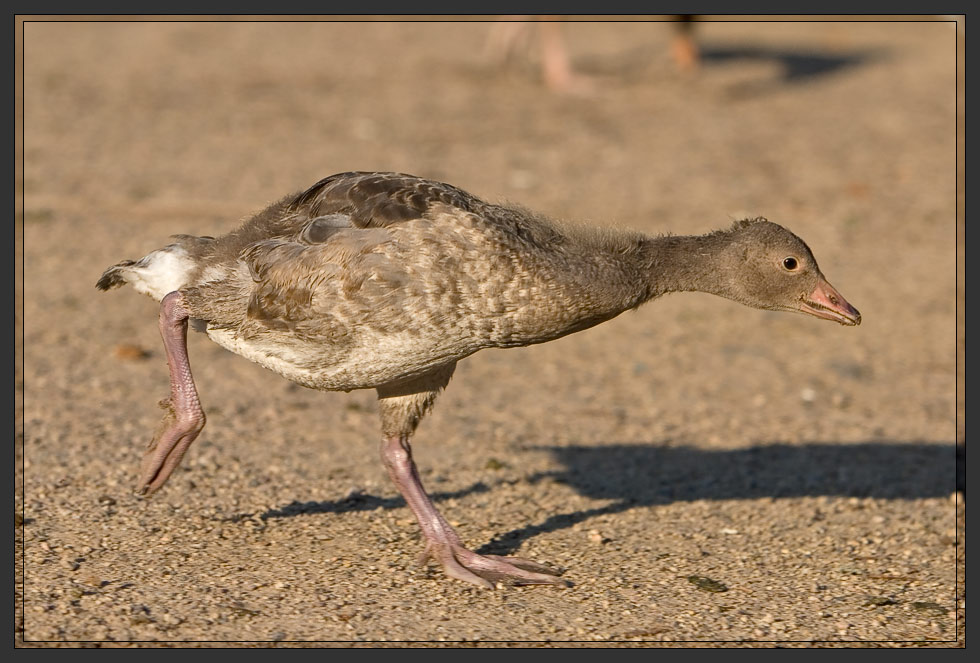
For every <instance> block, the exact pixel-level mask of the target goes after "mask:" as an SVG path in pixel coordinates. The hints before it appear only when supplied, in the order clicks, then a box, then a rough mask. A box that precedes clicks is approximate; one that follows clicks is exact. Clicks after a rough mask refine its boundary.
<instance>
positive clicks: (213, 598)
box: [17, 17, 964, 641]
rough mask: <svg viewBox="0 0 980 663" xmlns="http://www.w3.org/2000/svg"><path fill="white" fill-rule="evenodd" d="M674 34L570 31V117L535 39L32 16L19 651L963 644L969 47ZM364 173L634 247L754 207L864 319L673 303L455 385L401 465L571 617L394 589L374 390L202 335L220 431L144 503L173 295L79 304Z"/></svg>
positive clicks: (395, 25) (851, 30)
mask: <svg viewBox="0 0 980 663" xmlns="http://www.w3.org/2000/svg"><path fill="white" fill-rule="evenodd" d="M659 18H663V17H638V18H637V19H635V20H624V21H610V22H596V21H575V20H571V21H568V22H566V23H565V24H563V25H562V26H561V30H562V33H563V35H564V39H565V43H566V45H567V48H568V51H569V54H570V58H571V62H572V65H573V66H574V68H575V71H576V72H577V73H578V74H581V75H582V76H584V77H587V78H588V79H589V81H590V87H591V93H589V94H560V93H556V92H555V91H553V90H551V89H549V88H548V87H547V86H545V85H544V84H543V83H542V80H541V72H540V65H539V62H540V58H541V55H540V51H539V46H540V44H539V34H538V32H537V31H536V28H535V27H534V26H530V27H529V28H528V29H527V30H525V31H524V33H523V36H522V37H521V38H520V39H519V40H518V41H517V42H516V46H514V48H513V49H512V51H511V52H510V57H509V58H507V59H502V58H501V57H500V56H499V53H498V54H497V56H496V57H495V56H494V54H493V53H492V52H490V51H489V50H488V40H489V39H490V36H491V34H492V31H493V29H494V24H493V23H492V22H488V21H482V22H481V21H467V22H454V21H451V20H445V21H439V22H433V21H421V22H407V21H384V20H376V21H371V22H360V21H343V22H340V21H316V22H306V21H295V20H294V21H290V22H276V21H267V20H254V21H249V20H240V21H225V22H210V21H203V20H195V21H179V20H162V21H154V20H139V21H126V20H119V21H112V22H106V21H92V22H83V21H79V20H71V21H63V22H61V21H51V20H43V19H40V20H39V19H33V20H28V21H27V22H26V23H24V24H23V32H22V33H21V32H20V30H19V29H18V39H20V38H21V34H22V39H23V41H22V43H18V58H22V61H20V62H18V69H19V72H20V71H21V66H22V77H23V79H22V82H23V88H22V93H23V97H22V99H18V111H17V112H18V113H21V109H22V117H20V118H19V119H20V120H21V121H22V129H23V131H22V134H21V132H18V133H19V134H20V135H18V137H17V140H18V142H19V143H20V141H22V145H19V147H22V150H23V161H22V170H20V164H18V170H19V172H18V177H19V181H18V192H17V196H18V200H17V202H18V205H22V209H23V215H22V217H21V218H18V225H17V230H18V237H17V240H18V246H17V248H18V259H19V260H20V259H22V261H23V262H22V267H23V272H22V273H23V281H22V283H21V284H20V285H22V287H23V290H22V294H21V291H20V289H18V298H20V297H22V299H20V302H19V304H20V303H22V305H23V309H22V310H23V317H22V319H21V306H20V305H18V306H17V315H18V321H19V322H20V323H21V324H19V325H18V334H20V333H21V332H22V334H23V337H22V338H18V343H19V344H21V343H22V347H23V354H22V356H21V355H20V353H18V357H17V362H18V375H17V387H18V389H17V398H18V412H17V417H18V421H17V428H18V433H19V434H20V435H21V439H22V440H23V449H24V462H23V467H24V473H23V476H21V475H20V472H19V468H18V481H20V482H21V483H20V484H19V485H21V486H22V487H23V495H20V494H19V495H18V498H17V499H18V504H17V508H18V512H20V511H21V509H22V508H23V514H24V518H25V519H26V520H25V521H24V522H25V524H24V528H23V538H19V539H18V543H19V544H20V543H23V545H24V550H25V557H24V560H25V566H24V567H23V568H24V580H25V584H24V586H23V588H22V590H23V596H24V598H25V606H26V612H25V613H24V614H23V615H22V621H21V622H20V623H19V626H20V627H21V628H23V637H24V639H25V640H65V639H67V640H73V639H87V640H106V639H113V640H168V639H169V640H201V639H222V640H349V639H365V640H381V639H393V640H439V639H445V640H449V641H458V640H460V639H463V638H466V639H470V640H473V639H480V640H540V639H544V638H548V639H551V640H554V641H568V640H602V639H607V640H608V639H612V640H641V641H642V640H648V641H649V640H698V641H709V640H733V639H735V640H778V641H784V640H813V639H819V640H840V641H855V640H935V641H944V640H955V638H956V637H957V629H956V611H957V610H959V609H960V608H961V606H959V605H958V604H957V603H956V598H955V595H956V574H955V560H956V557H957V555H962V553H963V545H961V543H960V542H959V541H958V540H957V537H956V526H957V525H956V523H957V520H956V517H957V516H956V513H955V506H956V504H955V497H956V491H957V489H958V488H959V489H962V486H961V485H960V486H958V485H957V482H956V472H955V457H956V454H955V442H956V440H957V420H958V421H959V422H960V423H959V426H960V428H959V436H960V440H961V441H962V435H963V434H962V427H963V411H962V410H963V403H962V393H963V390H962V389H961V390H960V400H959V401H958V400H957V389H956V385H957V381H956V376H957V347H958V344H959V350H960V353H962V350H963V335H962V315H963V298H962V297H963V294H962V293H963V291H962V289H960V290H959V293H960V294H959V296H957V292H958V291H957V257H958V255H959V256H960V262H959V265H960V270H961V271H962V242H958V241H957V228H958V227H959V229H960V236H961V237H962V221H960V224H959V226H958V223H957V206H956V203H957V181H958V176H957V172H958V171H957V161H956V158H957V132H956V128H957V110H958V109H957V94H956V92H957V85H958V81H957V67H956V62H957V50H956V49H957V44H959V47H960V49H962V48H963V42H964V36H963V33H962V32H960V33H959V36H958V40H957V30H956V24H955V23H954V22H951V19H949V18H948V17H947V18H946V20H940V21H939V22H930V21H927V20H922V17H920V18H919V19H918V20H912V21H905V22H885V21H870V22H857V21H850V20H833V19H832V18H828V17H825V18H824V19H822V20H819V21H806V20H792V21H775V20H774V21H769V22H762V21H736V22H726V21H723V20H718V17H706V20H704V21H702V22H699V23H697V24H696V26H695V31H694V35H695V39H696V41H697V44H698V47H699V50H700V63H699V66H698V67H696V68H695V69H693V70H686V69H680V68H678V66H677V65H676V64H675V62H674V60H673V59H672V58H671V42H672V38H673V31H674V27H673V25H672V24H671V23H669V22H662V21H658V20H657V19H659ZM939 18H940V19H942V17H939ZM960 72H962V63H961V65H960ZM18 75H21V74H20V73H19V74H18ZM961 75H962V74H961ZM959 83H960V85H961V84H962V81H960V82H959ZM18 94H20V91H18ZM959 104H960V105H961V107H962V104H963V96H962V94H961V95H960V96H959ZM961 136H962V134H961ZM960 156H962V149H961V150H960ZM347 170H391V171H402V172H408V173H412V174H416V175H420V176H424V177H429V178H433V179H439V180H443V181H447V182H450V183H452V184H454V185H457V186H459V187H462V188H463V189H466V190H468V191H470V192H472V193H474V194H476V195H478V196H480V197H483V198H485V199H487V200H490V201H503V200H507V201H513V202H520V203H522V204H524V205H526V206H528V207H530V208H532V209H535V210H538V211H541V212H544V213H546V214H550V215H552V216H555V217H562V218H569V219H576V220H581V221H587V222H592V223H595V224H606V225H613V226H620V227H632V228H636V229H639V230H643V231H645V232H649V233H665V232H673V233H675V234H690V233H704V232H708V231H710V230H713V229H716V228H721V227H726V226H728V225H730V223H731V221H732V220H733V219H736V218H741V217H743V216H746V215H752V216H755V215H764V216H766V217H768V218H769V219H770V220H773V221H776V222H778V223H781V224H784V225H786V226H788V227H789V228H791V229H792V230H793V231H794V232H796V233H797V234H798V235H800V236H801V237H803V238H804V239H805V240H806V241H807V243H808V244H809V245H810V247H811V248H812V249H813V252H814V254H815V256H816V257H817V260H818V261H819V263H820V267H821V269H822V270H823V272H824V273H825V275H826V276H827V278H828V279H829V280H830V282H831V283H832V284H833V285H834V286H835V287H836V288H837V289H838V290H840V291H841V293H842V294H844V296H845V297H847V299H848V300H849V301H850V302H851V303H852V304H853V305H854V306H856V307H857V308H858V309H859V310H860V311H861V313H862V315H863V323H862V325H861V326H860V327H858V328H854V329H846V328H842V327H838V326H836V325H832V324H830V323H827V322H823V321H818V320H815V319H812V318H808V317H804V316H792V315H784V314H775V313H767V312H762V311H755V310H749V309H744V308H742V307H739V306H738V305H736V304H733V303H730V302H728V301H725V300H721V299H718V298H713V297H710V296H705V295H675V296H672V297H667V298H664V299H663V300H660V301H656V302H653V303H651V304H649V305H647V306H644V307H642V308H641V309H640V310H639V311H638V312H635V313H630V314H627V315H624V316H622V317H621V318H619V319H617V320H615V321H612V322H610V323H608V324H606V325H602V326H600V327H598V328H596V329H594V330H590V331H588V332H586V333H582V334H576V335H573V336H570V337H567V338H565V339H561V340H559V341H556V342H554V343H550V344H545V345H541V346H536V347H533V348H527V349H521V350H508V351H488V352H482V353H479V354H477V355H475V356H474V357H471V358H469V359H467V360H465V361H464V362H462V363H461V365H460V367H459V369H458V370H457V373H456V377H455V379H454V380H453V383H452V384H451V385H450V387H449V389H448V390H447V392H446V394H445V395H444V396H443V397H442V398H441V399H440V402H439V403H438V405H437V407H436V409H435V413H434V414H433V416H432V417H431V418H430V419H427V420H426V422H425V423H424V424H423V426H422V428H421V430H420V432H419V435H418V439H417V447H418V451H417V458H418V462H419V465H420V467H421V468H422V470H423V478H424V480H425V481H426V482H427V484H428V485H429V487H430V488H432V489H433V490H434V491H435V492H437V493H438V494H440V495H443V499H442V500H441V501H440V502H439V504H440V508H442V509H444V510H445V512H446V513H447V517H449V518H450V520H454V521H458V522H460V530H461V533H462V535H463V536H464V539H466V540H467V541H468V542H469V543H470V544H471V545H473V546H474V547H476V548H478V549H479V548H480V546H483V545H486V546H488V548H487V549H488V550H489V549H494V550H496V551H498V552H503V553H519V554H522V555H524V556H532V557H538V558H541V559H545V560H548V561H553V562H554V563H556V564H560V565H563V566H567V567H568V568H569V572H568V574H567V576H566V577H569V578H571V579H573V581H575V582H576V588H575V589H573V590H570V591H569V592H566V593H562V592H559V591H557V590H550V589H548V590H543V589H537V590H534V591H531V590H513V589H512V590H507V591H504V592H501V593H497V594H493V593H487V592H484V593H480V592H478V591H476V590H472V591H471V590H470V589H469V588H468V587H463V586H462V584H461V583H456V582H451V581H449V580H446V579H444V578H443V577H442V574H441V572H439V571H433V572H432V573H431V574H430V576H425V574H424V572H420V571H415V570H413V569H412V567H411V561H412V559H413V556H414V554H415V553H416V547H417V541H416V538H417V537H416V528H415V525H414V522H413V521H412V520H411V517H410V513H409V512H408V510H407V509H406V508H405V507H404V503H403V502H402V501H401V500H400V499H398V498H397V493H396V492H395V490H394V488H393V487H392V486H391V485H389V483H388V482H387V479H386V477H385V476H384V473H383V469H382V467H381V463H380V462H379V460H378V458H377V450H376V439H377V436H378V426H377V420H376V413H375V406H374V394H373V393H369V392H355V393H352V394H349V395H344V394H321V393H316V392H312V391H308V390H305V389H300V388H298V387H295V386H292V385H290V384H289V383H287V382H286V381H284V380H282V379H280V378H279V377H277V376H275V375H273V374H271V373H269V372H267V371H264V370H263V369H261V368H260V367H258V366H255V365H252V364H249V363H248V362H247V361H245V360H243V359H241V358H238V357H235V356H233V355H231V354H230V353H227V352H225V351H224V350H222V349H220V348H218V347H217V346H215V345H214V344H211V343H210V342H209V341H208V340H207V339H206V338H205V337H203V336H202V335H197V334H195V335H192V338H191V339H190V355H191V362H192V364H193V366H194V370H195V375H196V377H197V379H198V383H199V388H200V391H201V393H202V399H203V401H204V404H205V407H206V410H207V412H208V416H209V423H208V428H206V429H205V432H204V433H203V435H202V438H201V440H200V441H199V442H198V443H196V445H195V447H194V448H193V449H192V451H191V453H190V454H189V456H188V458H187V459H186V460H185V466H186V467H187V470H186V471H185V472H184V473H183V474H181V473H178V475H176V476H175V477H174V479H173V480H172V481H171V483H170V485H169V486H168V488H167V489H166V490H165V491H164V493H163V494H161V495H159V496H158V497H154V498H153V500H150V501H143V500H137V499H136V498H134V497H133V496H132V495H131V491H130V488H131V486H132V484H133V483H134V481H135V476H136V470H137V467H138V460H139V457H140V456H141V453H142V448H143V446H144V444H145V442H146V441H147V440H148V439H149V436H150V434H151V433H152V430H153V428H154V425H155V422H156V420H157V418H158V414H159V413H158V411H157V410H156V409H155V407H154V404H155V403H156V401H157V400H158V399H159V398H160V397H162V396H163V395H164V394H165V392H166V386H167V377H166V376H167V373H166V366H165V360H164V357H163V353H162V349H161V347H160V342H159V336H158V332H157V329H156V312H157V305H156V304H154V303H153V302H152V301H150V300H149V299H148V298H145V297H141V296H138V295H136V294H135V293H133V292H132V291H131V290H129V289H127V290H125V291H114V292H111V293H107V294H103V293H99V292H97V291H96V290H95V288H94V283H95V281H96V280H97V279H98V277H99V275H100V274H101V273H102V270H103V269H104V268H105V267H107V266H109V265H111V264H114V263H115V262H118V261H119V260H122V259H124V258H130V259H137V258H139V257H141V256H143V255H145V254H146V253H147V252H149V251H150V250H153V249H155V248H158V247H159V246H162V245H163V244H165V243H166V241H167V237H168V236H169V235H172V234H175V233H189V234H202V235H203V234H206V235H219V234H222V233H225V232H227V231H230V230H232V229H233V228H235V227H236V226H237V225H238V224H239V223H240V222H241V221H242V220H243V219H244V218H246V217H247V216H249V215H250V214H251V213H253V212H255V211H258V210H259V209H261V208H262V207H264V206H265V205H267V204H268V203H270V202H272V201H274V200H276V199H278V198H280V197H282V196H284V195H286V194H288V193H291V192H294V191H298V190H302V189H304V188H306V187H307V186H309V185H310V184H312V183H313V182H315V181H317V180H318V179H320V178H322V177H325V176H327V175H329V174H332V173H335V172H341V171H347ZM21 192H22V197H21ZM21 251H22V253H21ZM21 255H22V258H21ZM18 271H20V270H18ZM18 278H20V274H18ZM958 303H959V307H957V304H958ZM957 311H959V315H960V316H961V317H960V318H959V320H960V324H959V327H958V325H957V321H958V318H957ZM958 330H959V331H958ZM961 380H962V377H961ZM21 398H22V402H21ZM21 405H22V407H21ZM21 417H22V419H21ZM491 461H492V462H491ZM18 465H20V463H18ZM599 469H601V472H600V471H598V470H599ZM205 486H206V489H205V488H204V487H205ZM345 496H346V497H347V499H345ZM352 496H353V497H352ZM961 511H962V509H961ZM814 514H826V515H819V517H818V516H817V515H814ZM561 518H565V520H562V519H561ZM817 521H819V523H817ZM250 523H251V524H250ZM806 523H809V525H805V524H806ZM389 525H390V526H389ZM719 532H725V533H722V534H719ZM727 532H735V533H734V534H728V533H727ZM321 537H326V539H324V538H321ZM171 542H172V543H171ZM257 550H261V551H262V555H259V554H257V552H256V551H257ZM263 555H264V557H263ZM174 556H176V557H174ZM260 558H261V559H260ZM300 560H302V562H303V563H302V564H301V563H300ZM379 567H380V570H379ZM166 569H170V571H167V570H166ZM369 569H370V570H369ZM841 569H845V570H844V571H842V570H841ZM846 569H850V570H846ZM18 572H20V571H19V570H18ZM690 576H705V577H708V576H710V577H712V578H714V579H717V580H720V581H722V582H725V583H726V584H727V585H730V586H731V587H732V588H733V589H732V591H729V592H725V593H723V594H722V593H719V594H712V593H706V592H704V591H700V590H699V588H698V586H697V585H696V583H693V581H692V582H689V581H688V580H687V578H689V577H690ZM365 578H368V579H367V580H365ZM876 578H877V580H876ZM882 578H883V580H882ZM739 588H741V589H742V590H743V591H736V590H737V589H739ZM18 591H20V589H19V590H18ZM868 597H872V599H875V597H877V598H876V599H875V600H879V601H880V603H879V604H876V603H874V602H873V601H872V602H871V603H868V601H869V600H870V599H869V598H868ZM886 600H887V601H889V602H890V603H889V602H886ZM502 602H503V603H502ZM917 604H921V606H925V607H921V606H920V607H918V608H917V607H915V606H916V605H917ZM236 606H237V607H236ZM869 606H870V607H869ZM723 608H724V609H723ZM488 611H490V612H491V614H493V615H495V617H494V618H493V619H490V620H488V619H487V618H486V616H487V614H488ZM311 615H315V616H313V617H311ZM960 632H961V631H960ZM280 636H281V637H280Z"/></svg>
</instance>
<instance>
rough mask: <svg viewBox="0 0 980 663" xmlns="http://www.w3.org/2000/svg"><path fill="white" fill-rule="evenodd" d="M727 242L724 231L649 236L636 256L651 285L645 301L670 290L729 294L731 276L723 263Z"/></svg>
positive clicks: (647, 282)
mask: <svg viewBox="0 0 980 663" xmlns="http://www.w3.org/2000/svg"><path fill="white" fill-rule="evenodd" d="M727 245H728V242H727V238H726V237H725V236H724V234H722V233H711V234H709V235H685V236H667V237H649V238H647V239H646V240H645V241H644V242H643V243H642V245H641V247H640V249H639V251H638V252H637V253H638V255H637V257H636V260H637V262H638V267H639V269H641V270H642V273H643V275H644V280H645V282H646V285H647V288H648V296H647V297H646V299H645V300H644V301H646V300H649V299H653V298H654V297H659V296H660V295H664V294H667V293H668V292H691V291H698V292H708V293H711V294H715V295H722V296H725V294H726V292H727V289H728V288H727V285H728V276H727V274H725V272H724V270H722V269H721V268H720V265H722V264H723V261H722V260H721V256H722V251H723V250H724V249H725V247H726V246H727Z"/></svg>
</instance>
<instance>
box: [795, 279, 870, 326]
mask: <svg viewBox="0 0 980 663" xmlns="http://www.w3.org/2000/svg"><path fill="white" fill-rule="evenodd" d="M800 310H801V311H803V312H804V313H809V314H810V315H815V316H817V317H818V318H824V319H826V320H833V321H834V322H839V323H840V324H842V325H847V326H854V325H859V324H861V314H860V313H859V312H858V310H857V309H856V308H854V307H853V306H851V305H850V304H848V303H847V300H846V299H844V297H843V296H842V295H841V294H840V293H839V292H837V290H836V289H835V288H834V286H832V285H830V284H829V283H827V281H825V280H824V279H820V283H818V284H817V287H816V288H814V289H813V292H811V293H810V294H808V295H803V297H802V304H801V305H800Z"/></svg>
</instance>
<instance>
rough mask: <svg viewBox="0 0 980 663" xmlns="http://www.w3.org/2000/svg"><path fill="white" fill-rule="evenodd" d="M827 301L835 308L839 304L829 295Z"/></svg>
mask: <svg viewBox="0 0 980 663" xmlns="http://www.w3.org/2000/svg"><path fill="white" fill-rule="evenodd" d="M827 299H829V300H830V303H831V304H833V305H835V306H836V305H837V304H838V303H839V302H838V301H837V298H836V297H834V296H833V295H830V296H829V297H828V298H827Z"/></svg>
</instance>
